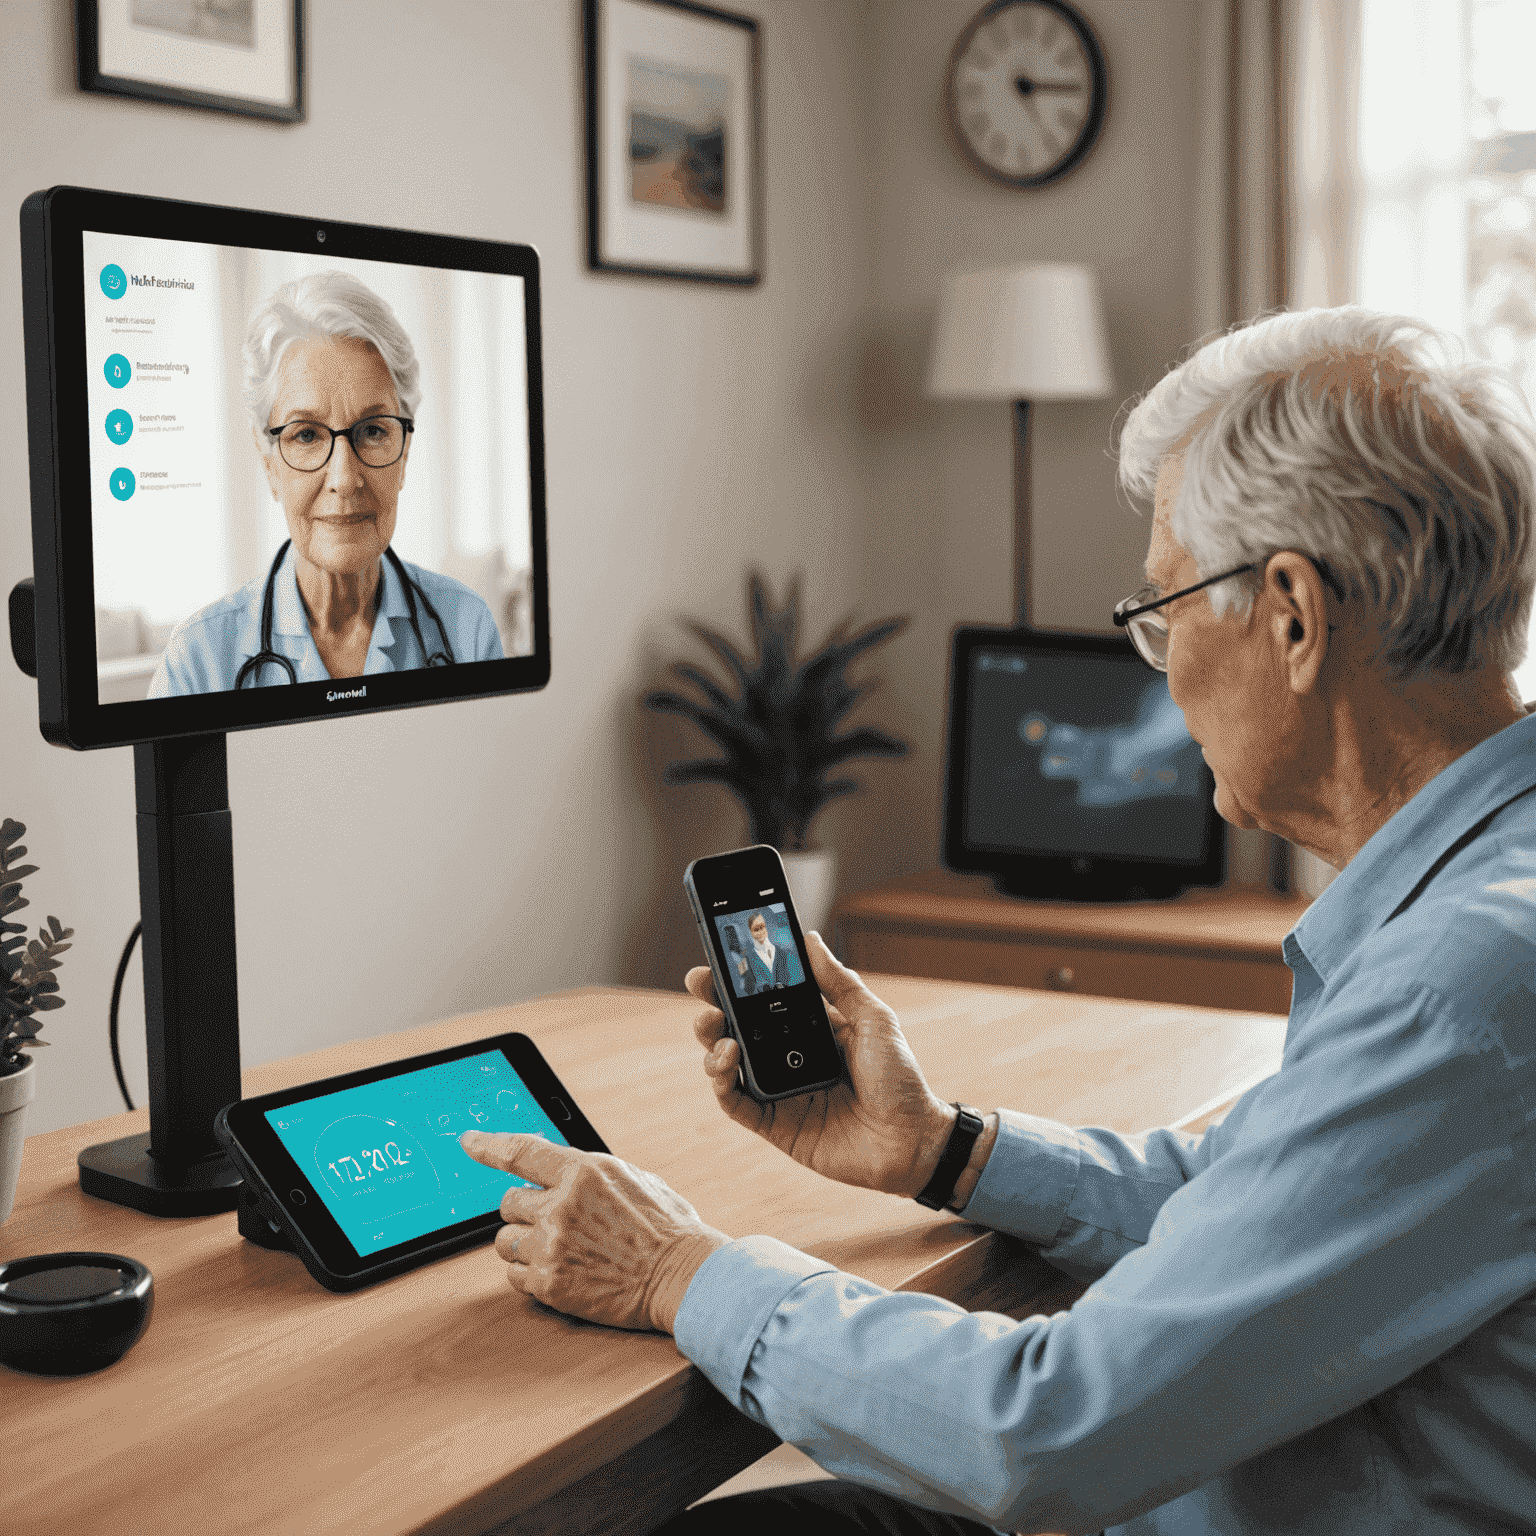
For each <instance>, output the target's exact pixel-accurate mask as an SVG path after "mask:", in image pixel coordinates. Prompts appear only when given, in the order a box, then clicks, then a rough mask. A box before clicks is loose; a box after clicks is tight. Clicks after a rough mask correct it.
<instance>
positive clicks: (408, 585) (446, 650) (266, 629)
mask: <svg viewBox="0 0 1536 1536" xmlns="http://www.w3.org/2000/svg"><path fill="white" fill-rule="evenodd" d="M292 543H293V540H292V539H284V540H283V547H282V548H281V549H280V550H278V552H277V558H276V559H275V560H273V562H272V569H271V570H270V571H268V572H267V585H266V588H265V590H264V591H263V592H262V594H261V649H260V650H259V651H257V653H256V654H255V655H254V656H247V657H246V658H245V660H244V661H243V662H241V664H240V670H239V671H238V672H237V673H235V687H236V688H243V687H244V686H245V680H246V678H247V677H252V678H258V679H259V678H260V676H261V669H262V668H263V667H264V666H266V665H267V663H268V662H276V663H277V665H278V666H280V667H281V668H282V669H283V671H285V672H286V673H287V674H288V681H289V682H290V683H296V682H298V680H299V674H298V673H297V672H295V671H294V670H293V663H292V662H291V661H289V659H288V658H287V657H286V656H284V655H283V654H282V652H281V651H274V650H273V649H272V603H273V594H274V592H275V590H276V587H277V573H278V571H279V570H280V569H281V567H282V564H283V556H284V555H286V554H287V553H288V546H289V545H290V544H292ZM384 558H385V559H386V560H388V561H389V563H390V564H391V565H392V566H393V567H394V568H395V574H396V575H397V576H398V577H399V578H400V585H401V586H402V587H403V588H404V589H405V609H406V613H407V615H408V616H409V618H410V623H411V633H412V634H413V635H415V636H416V645H417V648H418V649H419V650H420V651H421V654H422V655H423V656H426V657H427V665H428V666H429V667H447V666H451V665H453V664H454V663H455V662H456V661H457V660H458V657H457V656H455V655H454V654H453V642H452V641H451V640H450V639H449V638H448V631H447V629H446V628H445V627H444V625H443V621H442V618H441V616H440V615H439V614H438V611H437V609H436V608H434V607H433V606H432V599H431V598H430V597H428V596H427V594H426V593H425V592H423V591H422V589H421V588H420V587H419V586H418V585H417V584H416V582H415V581H414V580H413V579H412V578H411V575H410V573H409V572H408V571H407V570H406V568H405V566H404V565H403V564H402V563H401V560H400V556H399V555H397V554H396V553H395V551H394V548H393V546H388V547H386V548H385V550H384ZM418 597H419V598H420V599H421V602H422V606H423V607H424V608H425V609H426V610H427V615H428V617H429V618H430V619H431V620H432V622H433V623H434V624H436V625H437V632H438V634H439V635H441V636H442V637H443V649H442V650H441V651H433V652H432V654H431V655H430V656H428V655H427V642H426V640H425V639H423V638H422V633H421V623H420V621H419V620H418V619H417V617H416V599H417V598H418Z"/></svg>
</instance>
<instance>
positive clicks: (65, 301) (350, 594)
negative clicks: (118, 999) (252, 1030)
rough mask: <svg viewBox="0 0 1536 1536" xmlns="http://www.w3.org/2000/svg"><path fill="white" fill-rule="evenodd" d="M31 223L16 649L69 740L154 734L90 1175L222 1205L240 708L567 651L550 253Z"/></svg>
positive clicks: (312, 227) (129, 225)
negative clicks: (553, 503)
mask: <svg viewBox="0 0 1536 1536" xmlns="http://www.w3.org/2000/svg"><path fill="white" fill-rule="evenodd" d="M21 250H22V300H23V311H24V325H23V336H24V345H25V358H26V373H27V436H28V449H29V463H30V470H31V492H32V549H33V576H32V578H31V579H30V580H28V581H24V582H21V583H19V584H18V585H17V587H16V589H15V590H14V591H13V592H12V594H11V599H10V622H11V637H12V651H13V654H14V656H15V658H16V661H17V663H18V665H20V666H21V668H22V670H23V671H25V672H27V673H28V675H30V676H33V677H35V678H36V679H37V684H38V716H39V724H40V726H41V729H42V733H43V735H44V736H45V737H46V738H47V739H48V740H49V741H51V742H54V743H57V744H59V745H62V746H68V747H74V748H93V747H112V746H124V745H129V744H132V746H133V749H134V773H135V794H136V803H137V811H138V851H139V904H140V913H141V918H142V923H143V939H144V1000H145V1016H146V1031H147V1045H148V1062H149V1100H150V1102H149V1109H150V1130H149V1132H148V1134H147V1135H139V1136H131V1137H124V1138H120V1139H119V1140H117V1141H114V1142H106V1143H102V1144H100V1145H98V1146H94V1147H88V1148H86V1149H85V1150H84V1151H83V1152H82V1153H81V1154H80V1183H81V1187H82V1188H83V1189H85V1190H86V1191H87V1192H88V1193H90V1194H94V1195H98V1196H100V1197H102V1198H104V1199H109V1200H115V1201H118V1202H120V1203H122V1204H126V1205H130V1206H134V1207H136V1208H137V1209H140V1210H144V1211H149V1212H152V1213H155V1214H159V1215H194V1214H199V1213H202V1212H207V1211H214V1210H221V1209H228V1208H229V1207H230V1206H232V1205H234V1204H235V1203H236V1200H237V1199H238V1190H239V1184H240V1181H239V1177H238V1174H237V1173H236V1172H235V1171H234V1169H233V1168H232V1167H231V1165H230V1164H229V1163H228V1161H227V1160H226V1159H225V1157H224V1156H223V1153H222V1150H221V1149H220V1147H219V1146H218V1144H217V1142H216V1140H215V1138H214V1134H213V1122H214V1117H215V1115H216V1114H217V1113H218V1111H219V1110H220V1109H222V1108H223V1107H224V1106H225V1105H226V1104H229V1103H231V1102H233V1101H235V1100H237V1099H239V1097H240V1052H239V1028H238V1010H237V988H236V980H235V896H234V859H233V844H232V834H231V823H230V812H229V789H228V775H227V766H226V764H227V759H226V752H225V739H226V735H227V733H228V732H230V731H234V730H247V729H252V728H256V727H260V726H268V725H283V724H290V723H297V722H302V721H311V720H326V719H336V718H338V717H340V716H344V715H352V714H369V713H374V712H377V711H380V710H390V709H401V708H408V707H415V706H420V705H427V704H443V703H450V702H452V701H455V700H460V699H474V698H483V697H487V696H489V695H495V694H510V693H518V692H523V691H526V690H528V689H534V688H541V687H543V686H544V684H545V683H546V682H547V681H548V680H549V672H550V655H549V572H548V563H547V556H546V540H545V526H544V521H545V506H544V426H543V387H542V370H541V363H540V345H539V259H538V254H537V253H536V252H535V251H534V250H533V249H532V247H530V246H526V245H512V244H505V243H502V242H498V241H490V240H469V239H463V238H460V237H457V236H451V235H432V234H423V233H420V232H418V231H415V230H401V229H388V228H382V227H378V226H372V225H363V224H348V223H340V222H337V221H335V220H331V219H325V218H296V217H293V216H291V215H287V214H275V213H259V212H254V211H251V210H247V209H237V208H220V207H212V206H207V205H203V204H198V203H185V202H174V201H171V200H168V199H163V198H147V197H131V196H125V195H122V194H118V193H113V192H99V191H90V190H87V189H84V188H79V187H54V188H52V189H51V190H49V191H46V192H38V193H35V194H33V195H32V196H31V197H29V198H28V199H27V200H26V201H25V203H23V205H22V209H21ZM125 958H126V956H125Z"/></svg>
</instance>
